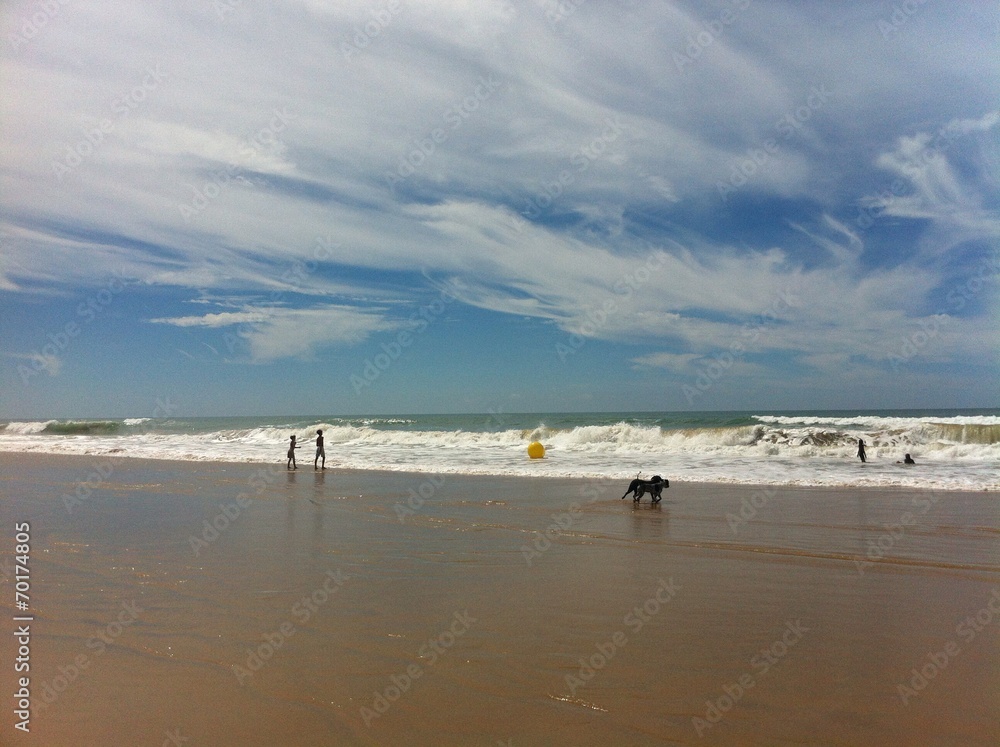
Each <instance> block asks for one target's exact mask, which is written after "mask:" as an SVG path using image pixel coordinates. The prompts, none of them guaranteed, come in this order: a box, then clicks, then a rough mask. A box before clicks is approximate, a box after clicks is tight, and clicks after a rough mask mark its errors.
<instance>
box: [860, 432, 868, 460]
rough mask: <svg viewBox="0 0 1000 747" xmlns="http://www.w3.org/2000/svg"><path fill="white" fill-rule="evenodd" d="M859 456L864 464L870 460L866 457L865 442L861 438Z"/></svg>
mask: <svg viewBox="0 0 1000 747" xmlns="http://www.w3.org/2000/svg"><path fill="white" fill-rule="evenodd" d="M858 457H859V458H860V459H861V463H862V464H864V463H865V462H867V461H868V460H867V459H866V458H865V442H864V440H863V439H860V438H859V439H858Z"/></svg>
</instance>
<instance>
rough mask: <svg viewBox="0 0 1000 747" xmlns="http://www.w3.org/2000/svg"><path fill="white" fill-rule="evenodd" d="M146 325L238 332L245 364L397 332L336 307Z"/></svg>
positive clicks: (378, 318)
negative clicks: (245, 348)
mask: <svg viewBox="0 0 1000 747" xmlns="http://www.w3.org/2000/svg"><path fill="white" fill-rule="evenodd" d="M149 321H150V322H151V323H155V324H170V325H174V326H177V327H196V326H197V327H210V328H222V327H232V326H237V327H238V329H237V330H236V332H235V335H234V339H235V338H236V337H238V338H239V339H241V340H242V341H244V342H245V343H246V345H247V346H248V348H249V358H250V360H251V361H252V362H254V363H268V362H271V361H274V360H278V359H281V358H309V357H312V355H313V354H314V353H315V352H316V351H317V350H320V349H322V348H325V347H329V346H331V345H350V344H355V343H358V342H361V341H363V340H365V339H366V338H368V337H369V336H370V335H372V334H374V333H376V332H383V331H387V330H391V329H396V328H397V327H398V326H399V323H395V322H390V321H387V320H386V319H385V318H384V316H383V315H382V314H380V313H377V312H374V311H368V310H362V309H357V308H353V307H348V306H335V305H327V306H322V307H315V308H307V309H289V308H280V307H272V308H257V309H252V310H250V309H248V310H245V311H239V312H221V313H217V314H204V315H202V316H184V317H173V318H160V319H150V320H149Z"/></svg>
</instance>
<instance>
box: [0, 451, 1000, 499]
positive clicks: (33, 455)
mask: <svg viewBox="0 0 1000 747" xmlns="http://www.w3.org/2000/svg"><path fill="white" fill-rule="evenodd" d="M22 458H24V459H38V460H46V459H56V460H58V459H68V460H74V459H77V460H90V461H94V460H100V461H110V462H119V461H120V462H136V463H143V462H150V463H163V464H176V465H191V466H193V467H196V466H211V465H218V466H228V467H233V468H235V467H247V468H254V467H256V468H263V467H267V466H269V465H270V466H273V467H275V469H276V470H278V471H280V472H284V471H286V467H285V460H273V461H255V460H249V459H247V460H223V459H170V458H165V457H164V458H161V457H148V456H125V455H121V454H113V453H102V454H96V453H95V454H68V453H62V452H42V451H13V450H11V451H6V450H3V449H2V448H0V460H7V459H10V460H17V459H22ZM548 458H549V457H546V459H548ZM539 461H542V460H539ZM869 463H873V462H871V461H870V460H869ZM873 464H878V462H874V463H873ZM886 464H888V463H886ZM892 464H896V462H892ZM906 469H908V468H906ZM288 471H291V472H300V473H305V472H313V471H314V470H313V469H312V468H311V467H309V466H308V464H307V463H305V462H304V463H303V465H302V466H300V467H299V468H298V469H297V470H288ZM317 471H325V472H326V473H327V474H334V473H342V474H345V475H364V474H370V475H373V476H378V475H410V476H413V477H418V476H423V477H426V476H428V475H432V476H439V477H440V476H444V477H449V478H456V479H458V478H465V477H468V478H478V479H490V478H492V479H497V480H508V479H509V480H522V479H523V480H543V481H552V482H556V481H579V482H583V483H593V482H604V483H612V482H613V483H616V484H617V483H621V484H623V485H627V484H628V482H629V481H630V479H631V478H629V477H609V476H604V475H594V476H571V475H564V474H558V473H541V472H540V473H538V474H534V475H527V474H507V473H501V472H491V471H488V470H484V471H482V472H460V471H450V472H449V471H433V470H426V471H421V470H413V469H405V468H404V469H388V468H386V469H375V468H367V467H338V466H329V467H327V468H326V470H317ZM666 477H667V478H668V479H669V480H670V483H671V485H675V484H676V485H687V486H702V487H705V488H709V487H712V488H725V487H734V488H753V489H787V490H832V491H844V490H848V491H849V490H865V491H868V490H872V491H883V490H884V491H888V492H893V491H896V492H900V491H906V492H910V491H923V492H941V493H949V494H951V493H955V494H971V495H976V494H983V493H996V492H998V491H997V490H996V489H994V488H991V487H983V488H979V489H971V488H962V487H948V486H934V487H921V486H910V485H884V484H850V485H843V484H800V483H775V482H742V481H739V480H735V479H732V480H730V479H719V480H687V479H682V478H675V477H670V476H669V475H666Z"/></svg>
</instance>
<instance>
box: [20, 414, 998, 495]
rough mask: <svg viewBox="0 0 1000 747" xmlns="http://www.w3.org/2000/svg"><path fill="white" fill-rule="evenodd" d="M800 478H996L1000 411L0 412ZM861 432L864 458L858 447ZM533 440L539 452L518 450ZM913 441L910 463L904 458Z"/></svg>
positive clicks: (531, 465) (71, 450) (548, 465)
mask: <svg viewBox="0 0 1000 747" xmlns="http://www.w3.org/2000/svg"><path fill="white" fill-rule="evenodd" d="M318 429H322V430H323V433H324V438H325V441H326V454H327V466H328V467H336V468H351V469H371V470H392V471H415V472H424V473H434V474H482V475H529V476H541V477H587V478H612V479H622V480H628V479H631V478H633V477H636V476H637V475H638V476H641V477H645V478H649V477H651V476H653V475H654V474H658V475H662V476H663V477H666V478H668V479H671V480H688V481H697V482H728V483H742V484H773V485H803V486H851V485H856V486H899V487H915V488H929V489H940V490H997V489H1000V410H925V411H881V412H877V411H830V412H672V413H671V412H631V413H626V412H622V413H534V414H523V413H522V414H517V413H501V412H490V413H471V414H461V415H399V416H384V415H380V416H370V417H364V416H356V417H345V416H338V415H331V414H321V415H310V416H294V417H231V418H163V419H151V418H127V419H107V420H49V421H36V422H0V451H15V452H41V453H59V454H88V455H95V456H105V457H143V458H150V459H174V460H207V461H236V462H272V463H274V462H281V463H284V461H285V453H286V451H287V446H288V442H289V436H290V435H292V434H294V435H295V436H296V438H297V440H298V442H299V443H300V444H301V448H300V449H299V450H298V452H297V458H298V462H299V465H300V467H302V466H308V465H311V463H312V460H313V456H314V447H313V443H314V440H315V434H316V430H318ZM859 438H860V439H864V441H865V444H866V449H867V456H868V462H867V463H865V464H862V463H861V461H860V460H859V459H858V458H857V442H858V439H859ZM532 441H540V442H541V443H542V444H543V445H544V446H545V450H546V451H545V457H544V458H543V459H529V458H528V456H527V446H528V444H529V443H531V442H532ZM905 454H910V455H911V456H912V457H913V458H914V460H915V461H916V464H915V465H904V464H902V460H903V458H904V455H905Z"/></svg>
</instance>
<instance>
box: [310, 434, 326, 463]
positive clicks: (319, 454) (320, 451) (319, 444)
mask: <svg viewBox="0 0 1000 747" xmlns="http://www.w3.org/2000/svg"><path fill="white" fill-rule="evenodd" d="M320 458H322V459H323V466H322V467H320V469H326V449H324V448H323V431H316V458H315V459H313V470H315V469H316V463H317V462H318V461H319V460H320Z"/></svg>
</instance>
